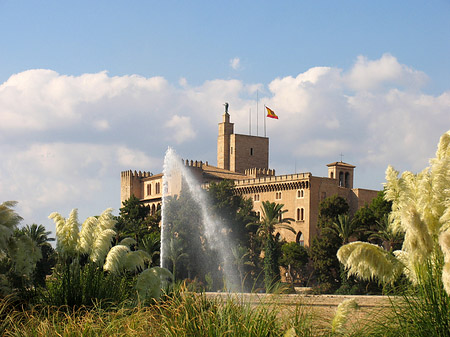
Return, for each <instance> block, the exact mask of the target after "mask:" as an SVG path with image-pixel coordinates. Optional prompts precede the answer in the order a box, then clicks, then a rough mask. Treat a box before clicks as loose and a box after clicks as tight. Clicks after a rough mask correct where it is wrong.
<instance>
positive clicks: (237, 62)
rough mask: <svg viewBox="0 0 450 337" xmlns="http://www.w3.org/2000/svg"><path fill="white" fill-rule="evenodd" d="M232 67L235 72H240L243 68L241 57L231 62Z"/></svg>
mask: <svg viewBox="0 0 450 337" xmlns="http://www.w3.org/2000/svg"><path fill="white" fill-rule="evenodd" d="M230 67H231V68H233V69H234V70H238V69H240V68H241V60H240V59H239V57H235V58H232V59H231V60H230Z"/></svg>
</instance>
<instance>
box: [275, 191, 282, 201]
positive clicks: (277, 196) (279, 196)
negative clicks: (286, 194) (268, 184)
mask: <svg viewBox="0 0 450 337" xmlns="http://www.w3.org/2000/svg"><path fill="white" fill-rule="evenodd" d="M275 199H277V200H280V199H281V192H276V193H275Z"/></svg>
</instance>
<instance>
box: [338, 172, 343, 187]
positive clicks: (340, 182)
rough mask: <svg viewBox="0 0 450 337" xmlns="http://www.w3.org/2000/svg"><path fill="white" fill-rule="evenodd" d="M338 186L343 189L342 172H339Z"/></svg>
mask: <svg viewBox="0 0 450 337" xmlns="http://www.w3.org/2000/svg"><path fill="white" fill-rule="evenodd" d="M339 186H341V187H344V172H342V171H341V172H339Z"/></svg>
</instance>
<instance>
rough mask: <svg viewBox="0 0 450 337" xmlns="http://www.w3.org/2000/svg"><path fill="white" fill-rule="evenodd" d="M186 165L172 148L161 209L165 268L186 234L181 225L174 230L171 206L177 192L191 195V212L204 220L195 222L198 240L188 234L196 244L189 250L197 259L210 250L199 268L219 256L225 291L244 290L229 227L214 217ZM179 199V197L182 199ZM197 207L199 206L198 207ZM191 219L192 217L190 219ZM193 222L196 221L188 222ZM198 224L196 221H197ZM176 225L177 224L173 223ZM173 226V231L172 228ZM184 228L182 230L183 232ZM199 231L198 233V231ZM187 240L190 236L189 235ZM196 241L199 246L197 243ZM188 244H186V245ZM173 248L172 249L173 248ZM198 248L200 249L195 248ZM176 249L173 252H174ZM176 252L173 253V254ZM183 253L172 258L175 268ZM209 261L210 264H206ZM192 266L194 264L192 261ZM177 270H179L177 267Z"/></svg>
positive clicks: (203, 192) (164, 172)
mask: <svg viewBox="0 0 450 337" xmlns="http://www.w3.org/2000/svg"><path fill="white" fill-rule="evenodd" d="M194 169H195V168H193V169H191V168H189V167H187V166H186V165H184V163H183V161H182V160H181V158H180V157H179V156H178V155H177V154H176V153H175V151H174V150H173V149H172V148H170V147H169V148H168V149H167V151H166V155H165V158H164V167H163V174H164V176H163V200H162V209H161V217H162V219H161V266H162V267H164V268H168V267H169V264H170V260H171V259H170V258H169V255H170V254H174V252H173V250H174V249H175V248H173V245H174V242H175V241H177V240H178V241H180V237H181V236H182V234H180V233H179V232H180V231H182V230H183V228H182V227H183V226H184V224H178V226H179V227H178V228H179V231H178V232H177V231H176V230H174V229H173V228H174V225H173V224H171V223H170V221H169V219H170V218H174V216H173V215H171V214H170V210H169V204H170V202H171V200H172V201H173V200H174V198H176V197H175V196H174V193H175V192H179V191H181V193H180V194H184V195H186V194H189V195H190V197H191V198H192V200H189V201H186V202H187V203H188V204H189V205H193V206H192V207H187V208H188V209H189V210H190V211H193V212H194V214H195V211H194V209H195V208H196V207H197V208H198V213H197V214H198V215H199V218H200V219H195V220H196V221H197V223H196V227H197V228H200V229H201V231H200V236H199V237H196V235H195V233H188V234H189V235H192V242H189V248H190V249H191V251H193V252H194V253H192V254H191V255H194V254H195V255H197V254H196V253H195V250H201V249H202V248H201V247H205V246H207V248H206V249H209V250H208V253H209V255H208V253H205V254H206V255H207V256H206V259H205V256H204V257H203V262H201V261H198V262H196V263H197V264H198V265H202V264H205V263H211V261H212V260H214V257H215V255H216V256H217V261H218V264H219V265H218V269H219V270H221V271H222V275H223V279H224V288H225V289H226V290H227V291H238V290H242V289H241V284H240V281H239V277H238V275H237V272H236V270H235V268H233V254H232V247H233V246H232V243H231V242H230V237H229V236H228V235H227V234H228V231H227V227H226V226H225V224H223V223H220V222H219V221H218V220H217V218H216V217H215V216H214V214H211V212H210V207H209V202H208V199H207V193H206V191H205V190H203V189H202V188H201V186H200V184H199V182H198V181H197V180H196V178H195V176H194V174H193V170H194ZM178 197H179V196H178ZM194 205H195V206H194ZM186 218H189V217H186ZM186 220H191V221H192V220H193V219H186ZM195 220H194V221H195ZM172 221H174V220H172ZM171 226H172V229H170V228H169V227H171ZM180 228H181V230H180ZM188 228H191V229H192V228H193V227H192V226H191V227H188V225H187V224H186V229H188ZM195 230H196V229H194V231H195ZM185 237H186V235H185ZM194 241H195V242H194ZM184 244H186V242H184ZM171 245H172V246H171ZM195 245H197V246H195ZM171 249H172V251H171ZM170 252H172V253H170ZM182 256H183V253H181V250H180V255H179V256H175V257H173V256H172V261H174V262H173V263H172V264H175V262H177V261H178V258H180V259H181V257H182ZM183 257H184V258H189V259H191V258H193V256H186V254H184V256H183ZM205 261H206V262H205ZM191 262H192V261H191ZM172 267H173V269H175V266H173V265H172Z"/></svg>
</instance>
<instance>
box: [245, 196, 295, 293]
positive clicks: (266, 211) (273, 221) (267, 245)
mask: <svg viewBox="0 0 450 337" xmlns="http://www.w3.org/2000/svg"><path fill="white" fill-rule="evenodd" d="M283 207H284V204H277V203H275V202H270V201H263V202H262V212H263V216H262V220H261V221H259V222H258V223H254V224H251V225H257V226H258V230H257V231H256V234H258V235H260V236H262V237H263V240H264V283H265V286H266V292H269V291H270V290H271V289H273V286H274V285H275V283H276V282H277V281H278V280H279V279H280V267H279V263H278V258H279V256H278V255H279V254H277V243H276V242H275V238H274V235H273V233H274V232H275V230H276V229H286V230H289V231H291V232H293V233H294V234H295V233H296V232H295V230H294V229H293V228H292V227H291V226H289V223H290V222H291V221H294V219H292V218H283V214H284V213H286V212H287V210H283Z"/></svg>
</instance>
